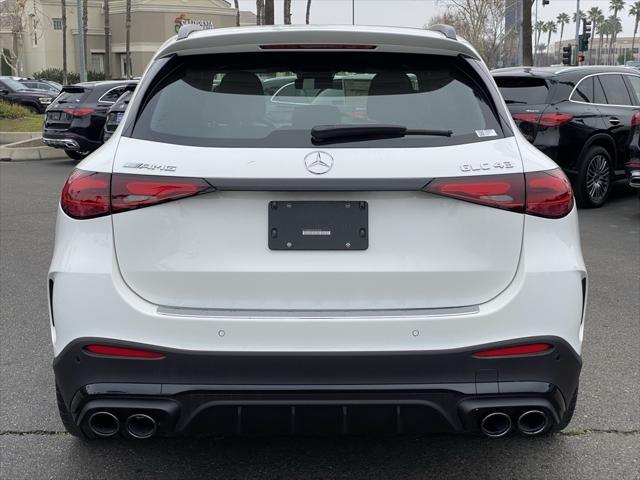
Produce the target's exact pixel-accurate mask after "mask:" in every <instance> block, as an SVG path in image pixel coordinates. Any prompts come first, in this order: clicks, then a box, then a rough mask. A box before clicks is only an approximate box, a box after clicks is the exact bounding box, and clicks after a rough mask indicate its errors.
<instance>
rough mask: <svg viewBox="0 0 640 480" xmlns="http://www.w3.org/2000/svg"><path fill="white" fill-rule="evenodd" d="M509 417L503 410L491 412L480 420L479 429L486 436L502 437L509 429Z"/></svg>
mask: <svg viewBox="0 0 640 480" xmlns="http://www.w3.org/2000/svg"><path fill="white" fill-rule="evenodd" d="M511 426H512V425H511V417H509V415H507V414H506V413H503V412H493V413H490V414H489V415H487V416H485V417H484V418H483V419H482V421H481V422H480V430H481V431H482V433H484V434H485V435H486V436H487V437H491V438H498V437H503V436H505V435H506V434H507V433H509V432H510V431H511Z"/></svg>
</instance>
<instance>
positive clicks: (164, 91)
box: [112, 52, 524, 310]
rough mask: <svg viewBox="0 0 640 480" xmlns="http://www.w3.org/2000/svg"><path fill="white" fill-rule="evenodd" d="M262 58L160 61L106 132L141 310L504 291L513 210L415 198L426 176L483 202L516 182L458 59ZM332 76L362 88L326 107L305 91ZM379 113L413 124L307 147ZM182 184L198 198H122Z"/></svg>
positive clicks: (340, 303) (120, 246)
mask: <svg viewBox="0 0 640 480" xmlns="http://www.w3.org/2000/svg"><path fill="white" fill-rule="evenodd" d="M362 57H367V58H366V61H365V60H363V58H362ZM266 59H267V54H264V53H262V54H251V55H246V56H245V55H235V56H225V55H218V56H211V57H210V58H206V59H197V58H193V57H191V58H187V59H182V60H176V62H179V64H178V65H173V66H172V68H173V73H172V74H170V75H169V76H168V77H165V78H164V80H162V83H161V84H160V85H157V88H155V89H154V90H155V93H154V94H153V95H151V96H150V97H148V98H147V99H146V100H145V105H146V106H145V108H144V109H143V110H142V112H141V113H140V114H139V117H138V120H137V122H136V124H135V126H134V128H133V131H132V133H131V136H130V137H122V138H121V139H120V144H119V146H118V154H117V157H116V160H115V163H114V174H115V175H116V176H118V178H119V180H118V182H119V185H124V186H123V187H122V188H123V190H122V191H123V193H122V195H120V196H119V198H121V201H120V205H121V208H123V209H131V211H126V212H123V213H118V214H116V215H113V217H112V218H113V228H114V235H115V248H116V253H117V260H118V265H119V267H120V271H121V273H122V276H123V278H124V280H125V281H126V283H127V284H128V285H129V287H130V288H131V289H133V290H134V291H135V292H136V293H138V294H139V295H140V296H141V297H143V298H145V299H146V300H148V301H150V302H153V303H154V304H158V305H164V306H172V307H183V308H195V309H200V308H206V309H223V310H224V309H240V310H371V309H394V310H395V309H422V308H445V307H462V306H469V305H476V304H479V303H482V302H486V301H488V300H490V299H491V298H493V297H495V296H496V295H498V294H499V293H500V292H501V291H502V290H504V289H505V288H506V287H507V286H508V285H509V283H510V282H511V280H512V279H513V277H514V275H515V272H516V269H517V265H518V261H519V257H520V249H521V243H522V232H523V221H524V220H523V215H521V214H519V213H514V212H511V211H507V210H505V209H503V208H491V207H489V206H485V205H479V204H476V203H471V202H466V201H461V200H459V199H456V198H450V197H447V196H441V195H436V194H434V193H429V192H427V191H423V187H424V186H425V185H426V184H429V185H435V183H434V182H440V184H441V185H443V186H442V189H441V190H442V191H444V192H448V193H449V194H451V195H453V196H456V195H464V193H462V192H461V191H460V190H458V189H459V188H462V187H460V184H462V183H464V184H465V187H464V188H466V189H467V193H469V192H472V193H475V194H477V195H478V199H480V200H479V201H478V203H482V202H498V203H500V202H506V200H505V198H507V197H508V195H509V194H510V191H508V188H507V189H506V190H504V191H502V190H501V189H503V188H504V185H505V184H507V183H508V182H507V178H513V177H522V173H521V172H522V165H521V162H520V159H519V154H518V149H517V145H516V143H515V140H514V138H513V137H506V138H505V137H504V135H503V133H502V130H501V128H500V124H499V123H498V121H497V120H496V116H495V114H494V113H493V110H492V108H491V104H490V103H491V102H490V100H489V99H488V98H487V96H486V94H485V92H484V90H483V89H482V88H479V87H478V84H477V83H476V82H477V81H478V80H477V79H475V78H472V77H471V75H472V73H471V72H470V71H469V70H468V69H465V66H464V63H463V62H464V60H463V59H460V58H455V59H454V58H452V59H449V58H445V57H432V58H430V59H428V61H425V58H424V56H417V55H398V54H392V55H386V54H367V55H353V54H347V53H344V54H338V53H335V54H326V53H324V54H319V53H312V52H304V53H296V54H294V55H291V54H286V55H282V54H269V56H268V61H267V60H266ZM425 65H428V66H427V67H425ZM320 66H322V67H320ZM292 72H296V75H297V76H298V77H299V79H298V80H296V82H295V83H296V85H297V87H298V89H299V90H300V91H298V92H293V93H294V95H292V98H291V99H285V98H279V99H278V105H277V112H278V115H277V119H278V120H277V122H276V121H274V120H272V119H271V118H270V116H269V115H270V111H271V108H272V107H273V106H272V105H270V102H271V96H269V95H265V94H264V92H263V88H262V85H261V83H262V81H263V79H265V78H273V77H275V76H279V75H282V76H285V75H289V76H290V75H292ZM349 74H354V75H358V76H359V77H360V78H361V77H362V76H363V74H364V75H368V76H369V77H370V78H371V80H370V82H369V83H370V85H369V86H368V88H367V89H365V90H364V91H363V89H362V88H359V89H357V90H354V91H350V90H349V89H343V90H341V91H339V92H331V94H332V95H341V96H340V97H339V98H338V100H339V104H340V108H338V107H337V106H333V105H324V104H323V105H317V104H314V98H315V96H313V97H310V96H309V95H306V94H305V91H307V92H310V91H315V92H316V93H314V95H317V91H318V90H320V91H321V90H322V89H326V88H332V87H333V82H332V80H333V78H334V77H335V76H336V75H340V76H341V77H344V76H345V75H349ZM363 100H364V104H365V105H366V109H367V110H366V115H365V116H364V118H363V115H362V113H358V114H356V115H353V112H349V108H350V107H349V106H350V105H351V108H353V110H354V111H357V112H362V110H361V109H362V105H363ZM287 102H288V105H289V115H288V118H284V117H283V115H282V113H283V105H286V103H287ZM460 112H463V114H461V113H460ZM390 123H394V124H398V125H402V126H407V127H409V128H411V129H414V130H416V131H417V130H418V129H420V130H421V131H422V133H421V134H415V135H410V136H399V135H395V136H389V135H382V134H380V132H378V133H377V134H376V135H373V136H371V135H364V136H358V137H357V138H356V137H354V136H351V137H348V138H343V137H341V138H334V139H332V140H331V141H328V142H325V143H322V144H317V143H316V144H314V143H312V141H311V128H312V127H314V126H318V125H333V126H335V125H339V126H341V127H347V128H353V127H354V126H356V125H358V124H366V125H388V124H390ZM427 130H438V131H440V133H439V134H437V135H436V134H433V132H432V134H427V133H426V131H427ZM443 130H444V131H445V132H446V131H448V130H451V132H452V133H451V135H450V136H448V135H442V131H443ZM488 173H490V174H496V175H503V176H499V177H496V179H495V181H493V183H491V185H490V186H489V187H487V185H486V184H484V186H479V185H480V183H478V182H477V181H476V179H478V178H479V177H478V176H477V175H480V174H482V175H486V174H488ZM177 177H179V178H177ZM115 178H116V177H114V179H115ZM485 178H487V177H485ZM190 179H194V180H193V182H194V184H196V183H195V182H201V181H200V180H197V179H206V181H207V182H209V184H210V185H212V186H213V187H215V191H209V192H208V193H206V194H202V195H195V196H191V197H189V198H182V199H180V200H177V201H172V202H167V203H163V204H160V205H153V206H150V207H145V208H136V207H138V206H144V205H145V202H146V200H145V198H146V197H145V196H144V195H143V194H142V192H143V191H145V189H147V188H148V189H150V190H148V191H154V192H159V191H162V192H164V191H165V190H166V189H171V188H174V187H176V184H174V185H173V186H171V182H172V181H173V182H178V183H177V185H178V187H177V188H182V187H181V185H183V184H182V183H181V182H187V183H189V182H190V181H191V180H190ZM434 179H437V180H434ZM503 179H504V181H503ZM199 185H201V183H199ZM507 186H508V185H507ZM112 188H113V185H112ZM118 188H120V187H118ZM487 188H488V190H487ZM492 189H498V190H499V191H498V190H495V191H494V190H492ZM187 190H188V187H185V191H187ZM134 191H135V192H138V193H136V194H135V195H133V194H132V193H131V192H134ZM127 192H129V193H127ZM116 195H118V194H116ZM274 229H275V230H276V232H275V234H274ZM363 230H364V231H363ZM305 232H306V233H305Z"/></svg>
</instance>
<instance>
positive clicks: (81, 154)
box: [64, 150, 91, 160]
mask: <svg viewBox="0 0 640 480" xmlns="http://www.w3.org/2000/svg"><path fill="white" fill-rule="evenodd" d="M64 153H66V154H67V157H69V158H72V159H74V160H82V159H83V158H85V157H86V156H87V155H89V154H90V153H91V152H89V151H87V150H65V151H64Z"/></svg>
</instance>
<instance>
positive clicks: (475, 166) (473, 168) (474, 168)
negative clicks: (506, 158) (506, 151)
mask: <svg viewBox="0 0 640 480" xmlns="http://www.w3.org/2000/svg"><path fill="white" fill-rule="evenodd" d="M494 168H513V163H511V162H493V163H491V162H482V163H463V164H462V165H460V170H462V171H463V172H479V171H481V170H491V169H494Z"/></svg>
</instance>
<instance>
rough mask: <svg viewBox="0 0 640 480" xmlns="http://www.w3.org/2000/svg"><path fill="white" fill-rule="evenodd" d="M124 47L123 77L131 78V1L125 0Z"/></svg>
mask: <svg viewBox="0 0 640 480" xmlns="http://www.w3.org/2000/svg"><path fill="white" fill-rule="evenodd" d="M124 29H125V46H124V51H125V54H124V70H125V71H124V72H122V73H123V74H124V76H126V77H127V78H131V0H127V2H126V5H125V16H124Z"/></svg>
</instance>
